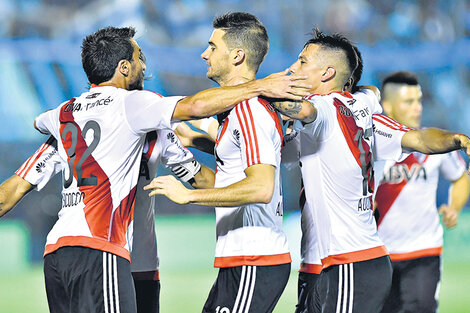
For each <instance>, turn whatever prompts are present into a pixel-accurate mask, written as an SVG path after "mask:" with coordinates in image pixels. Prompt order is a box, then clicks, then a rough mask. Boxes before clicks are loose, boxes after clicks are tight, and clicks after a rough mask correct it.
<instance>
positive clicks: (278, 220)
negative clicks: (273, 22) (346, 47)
mask: <svg viewBox="0 0 470 313" xmlns="http://www.w3.org/2000/svg"><path fill="white" fill-rule="evenodd" d="M212 25H213V27H214V31H213V33H212V36H211V38H210V40H209V47H208V48H207V49H206V51H204V52H203V53H202V55H201V57H202V58H203V59H204V60H206V62H207V64H208V65H209V68H208V72H207V77H208V78H210V79H212V80H214V81H216V82H217V83H218V84H219V85H220V86H232V85H236V84H240V83H243V82H246V81H251V80H253V79H255V75H256V72H257V70H258V67H259V66H260V64H261V62H262V61H263V59H264V57H265V55H266V53H267V51H268V45H269V43H268V36H267V33H266V29H265V28H264V26H263V25H262V24H261V22H260V21H259V20H258V19H257V18H256V17H255V16H253V15H251V14H248V13H242V12H235V13H228V14H224V15H222V16H219V17H216V18H215V19H214V21H213V24H212ZM218 119H219V121H220V123H221V125H220V127H219V132H218V136H217V140H216V145H215V156H216V161H217V171H216V174H215V185H214V187H215V188H213V189H196V190H189V189H187V188H185V187H184V186H183V185H182V184H181V183H179V182H178V181H177V180H175V179H174V178H173V177H172V176H163V177H157V178H155V179H154V180H153V181H152V183H151V184H150V185H149V186H148V187H146V188H147V189H154V190H153V191H152V192H151V193H150V195H155V194H163V195H165V196H167V197H168V198H169V199H171V200H172V201H175V202H177V203H181V204H184V203H194V204H200V205H211V206H216V221H217V226H216V232H217V244H216V248H215V262H214V266H215V267H217V268H219V273H218V277H217V280H216V282H215V283H214V285H213V287H212V289H211V291H210V293H209V297H208V299H207V301H206V303H205V305H204V308H203V312H207V313H209V312H211V313H219V312H220V313H221V312H233V313H238V312H257V313H264V312H272V310H273V309H274V306H275V305H276V303H277V301H278V299H279V297H280V295H281V294H282V292H283V290H284V288H285V286H286V284H287V280H288V277H289V273H290V263H291V258H290V253H289V249H288V247H287V238H286V236H285V234H284V233H283V231H282V196H281V188H280V186H281V181H280V175H279V173H280V159H281V145H282V130H281V125H280V120H279V117H278V115H277V114H276V113H275V112H274V110H273V109H272V108H271V107H270V106H269V105H268V103H267V102H266V101H264V100H262V99H260V98H258V97H254V98H251V99H249V100H247V101H242V102H240V103H239V104H238V105H237V106H236V107H235V108H233V109H232V110H231V111H230V112H228V113H225V114H219V115H218Z"/></svg>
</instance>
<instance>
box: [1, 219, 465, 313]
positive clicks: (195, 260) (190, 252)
mask: <svg viewBox="0 0 470 313" xmlns="http://www.w3.org/2000/svg"><path fill="white" fill-rule="evenodd" d="M467 217H468V216H466V217H465V218H466V220H465V221H463V222H462V223H461V224H466V222H468V221H469V220H468V218H467ZM463 226H464V225H460V227H461V231H459V230H455V231H452V232H453V233H451V235H450V236H447V234H446V236H447V237H448V238H446V241H447V242H446V244H447V246H449V249H448V251H449V252H447V248H446V250H445V252H444V272H443V277H442V285H441V293H440V309H439V312H440V313H468V312H470V296H469V291H468V289H467V288H468V286H470V262H469V261H468V260H469V259H468V256H469V251H470V246H469V244H468V242H470V241H466V249H465V247H460V248H459V247H458V246H457V244H454V245H453V244H452V243H453V242H454V241H460V240H466V239H468V235H469V233H470V231H467V229H470V227H463ZM465 226H470V224H467V225H465ZM286 228H287V231H288V232H289V226H288V225H287V227H286ZM157 231H158V243H159V253H160V255H161V266H160V278H161V283H162V290H161V312H163V313H175V312H178V313H184V312H200V311H201V309H202V305H203V304H204V302H205V300H206V297H207V294H208V292H209V289H210V287H211V285H212V283H213V282H214V280H215V277H216V275H217V270H215V269H214V268H212V263H213V249H214V244H215V236H214V218H213V217H207V216H201V217H198V216H196V217H194V216H192V217H186V218H174V217H164V218H160V219H159V220H158V221H157ZM0 233H1V232H0ZM292 237H295V235H293V236H292ZM0 238H1V237H0ZM449 241H450V242H449ZM2 251H3V252H5V251H4V250H2ZM294 252H296V251H293V254H295V253H294ZM6 256H8V254H3V255H2V257H1V258H5V257H6ZM294 259H295V256H294ZM0 264H1V263H0ZM294 265H295V264H293V266H294ZM296 281H297V272H296V271H295V270H293V271H292V274H291V277H290V280H289V284H288V286H287V287H286V290H285V292H284V294H283V295H282V297H281V299H280V301H279V303H278V305H277V307H276V309H275V311H274V312H276V313H282V312H293V311H294V307H295V303H296ZM371 292H373V291H371ZM45 312H48V310H47V303H46V296H45V290H44V280H43V274H42V266H40V265H36V266H32V267H29V268H28V269H23V270H21V271H2V270H1V269H0V313H45Z"/></svg>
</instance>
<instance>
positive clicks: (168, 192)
mask: <svg viewBox="0 0 470 313" xmlns="http://www.w3.org/2000/svg"><path fill="white" fill-rule="evenodd" d="M144 190H152V191H151V192H150V193H149V197H153V196H155V195H164V196H166V197H168V199H170V200H171V201H173V202H176V203H178V204H186V203H188V202H189V192H190V190H189V189H187V188H186V187H185V186H184V185H183V184H182V183H181V182H180V181H179V180H177V179H176V178H174V177H173V176H171V175H168V176H159V177H157V178H154V179H153V180H152V181H151V182H150V184H148V185H147V186H145V187H144Z"/></svg>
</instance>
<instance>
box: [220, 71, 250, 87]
mask: <svg viewBox="0 0 470 313" xmlns="http://www.w3.org/2000/svg"><path fill="white" fill-rule="evenodd" d="M255 79H256V73H254V72H251V71H244V72H243V73H242V72H234V73H231V75H228V77H227V78H225V79H224V80H223V82H220V83H219V85H220V86H236V85H240V84H243V83H246V82H249V81H252V80H255Z"/></svg>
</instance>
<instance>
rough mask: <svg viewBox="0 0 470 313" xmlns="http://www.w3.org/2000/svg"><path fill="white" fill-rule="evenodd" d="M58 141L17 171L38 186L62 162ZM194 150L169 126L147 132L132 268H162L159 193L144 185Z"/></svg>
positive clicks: (186, 159) (188, 159)
mask: <svg viewBox="0 0 470 313" xmlns="http://www.w3.org/2000/svg"><path fill="white" fill-rule="evenodd" d="M56 147H57V141H56V140H55V139H54V138H53V137H50V138H49V139H48V140H47V141H46V142H45V143H44V144H43V145H41V147H39V149H38V150H37V151H36V152H35V153H34V154H33V155H32V156H31V157H30V158H29V159H28V160H27V161H26V162H24V163H23V165H22V166H21V167H20V168H19V169H18V170H17V171H16V174H18V175H19V176H20V177H22V178H23V179H25V180H26V181H28V182H29V183H30V184H32V185H36V188H37V190H41V189H42V187H43V186H45V185H46V184H47V182H48V181H49V180H50V179H51V178H52V177H53V176H54V175H55V174H57V173H58V172H60V171H61V168H62V162H61V158H60V157H59V154H58V153H57V149H56ZM193 161H194V157H193V155H192V153H191V152H190V151H189V150H188V149H186V148H185V147H184V146H183V145H182V144H181V142H180V141H179V139H178V136H176V134H175V133H174V132H173V131H171V130H169V129H164V130H157V131H152V132H150V133H148V134H147V138H146V142H145V146H144V149H143V153H142V159H141V164H140V174H139V180H138V183H137V192H136V199H135V210H134V225H136V226H135V227H134V236H133V245H132V251H131V260H132V262H131V271H132V272H146V271H155V270H158V263H159V262H158V253H157V241H156V236H155V214H154V207H155V197H149V196H148V191H144V190H143V187H144V186H145V185H147V184H149V183H150V181H151V180H152V179H153V178H154V177H155V175H156V173H157V168H158V165H159V164H160V163H161V164H163V165H165V166H171V165H176V164H183V163H187V162H193Z"/></svg>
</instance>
